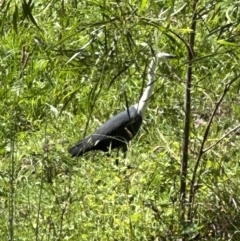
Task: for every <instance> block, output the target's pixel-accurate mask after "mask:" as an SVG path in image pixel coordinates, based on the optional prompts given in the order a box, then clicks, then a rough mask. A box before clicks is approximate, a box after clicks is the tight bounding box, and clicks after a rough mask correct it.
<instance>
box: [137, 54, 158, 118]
mask: <svg viewBox="0 0 240 241" xmlns="http://www.w3.org/2000/svg"><path fill="white" fill-rule="evenodd" d="M155 69H156V58H155V57H154V58H153V59H152V61H151V62H150V65H149V68H148V73H147V79H148V83H147V87H146V89H145V90H144V92H143V94H142V96H141V98H140V100H139V102H138V104H136V109H137V112H138V114H140V115H141V116H142V117H143V116H144V114H145V111H146V108H147V106H148V104H149V101H150V98H151V96H152V92H153V87H154V76H155Z"/></svg>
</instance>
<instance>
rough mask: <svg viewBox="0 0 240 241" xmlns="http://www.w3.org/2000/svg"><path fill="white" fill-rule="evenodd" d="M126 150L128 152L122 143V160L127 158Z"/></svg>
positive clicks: (125, 144) (125, 145)
mask: <svg viewBox="0 0 240 241" xmlns="http://www.w3.org/2000/svg"><path fill="white" fill-rule="evenodd" d="M127 150H128V147H127V143H124V145H123V146H122V151H123V158H124V159H126V157H127Z"/></svg>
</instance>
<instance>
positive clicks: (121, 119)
mask: <svg viewBox="0 0 240 241" xmlns="http://www.w3.org/2000/svg"><path fill="white" fill-rule="evenodd" d="M174 57H175V55H173V54H168V53H163V52H160V53H158V54H157V55H155V56H154V57H153V58H152V60H151V62H150V64H149V67H148V71H147V79H148V83H147V86H146V89H145V90H144V92H143V93H142V96H141V98H140V99H139V101H138V103H136V104H135V105H132V106H130V107H127V109H126V110H124V111H123V112H120V113H119V114H117V115H115V116H113V117H112V118H110V119H109V120H108V121H106V122H105V123H104V124H103V125H102V126H100V127H99V128H98V129H97V130H96V131H95V132H94V133H93V134H91V135H89V136H87V137H85V138H84V139H82V140H80V141H79V142H78V143H77V144H75V145H74V146H72V147H71V148H70V149H69V152H70V154H71V155H72V157H78V156H81V155H83V154H84V153H86V152H89V151H93V150H101V151H103V152H109V150H112V149H115V148H120V149H122V150H123V151H124V153H126V152H127V147H128V142H129V141H130V140H132V139H133V138H134V137H135V136H136V134H137V133H138V131H139V129H140V127H141V125H142V122H143V117H144V114H145V112H146V109H147V107H148V104H149V101H150V98H151V96H152V92H153V88H154V83H155V80H154V77H155V69H156V65H157V62H160V61H164V60H166V59H169V58H174Z"/></svg>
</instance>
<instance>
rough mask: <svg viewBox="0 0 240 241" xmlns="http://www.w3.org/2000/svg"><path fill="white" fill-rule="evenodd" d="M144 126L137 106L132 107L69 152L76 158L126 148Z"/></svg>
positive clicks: (110, 120)
mask: <svg viewBox="0 0 240 241" xmlns="http://www.w3.org/2000/svg"><path fill="white" fill-rule="evenodd" d="M141 124H142V116H141V115H139V114H138V113H137V110H136V108H135V106H131V107H130V108H129V109H128V111H127V110H125V111H123V112H121V113H119V114H117V115H116V116H114V117H112V118H111V119H109V120H108V121H107V122H105V123H104V124H103V125H102V126H101V127H100V128H99V129H98V130H97V131H96V132H95V133H94V134H92V135H90V136H88V137H86V138H85V139H83V140H81V141H80V142H79V143H77V144H76V145H75V146H73V147H71V148H70V150H69V152H70V153H71V155H72V156H73V157H74V156H81V155H82V154H84V153H86V152H88V151H91V150H101V151H104V152H107V151H109V149H115V148H126V147H127V143H128V142H129V141H130V140H131V139H132V138H133V137H134V136H135V135H136V134H137V132H138V130H139V129H140V126H141Z"/></svg>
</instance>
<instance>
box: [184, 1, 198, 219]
mask: <svg viewBox="0 0 240 241" xmlns="http://www.w3.org/2000/svg"><path fill="white" fill-rule="evenodd" d="M197 3H198V0H194V2H193V8H192V10H193V17H192V23H191V30H192V32H191V33H190V35H189V48H187V51H188V66H187V77H186V87H185V120H184V136H183V148H182V161H181V180H180V203H181V216H180V219H181V221H183V222H184V220H185V218H184V217H185V201H186V180H187V169H188V147H189V132H190V113H191V85H192V60H193V59H194V55H195V54H194V50H193V49H194V42H195V32H196V24H197Z"/></svg>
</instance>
